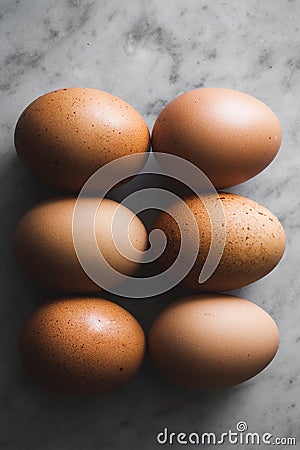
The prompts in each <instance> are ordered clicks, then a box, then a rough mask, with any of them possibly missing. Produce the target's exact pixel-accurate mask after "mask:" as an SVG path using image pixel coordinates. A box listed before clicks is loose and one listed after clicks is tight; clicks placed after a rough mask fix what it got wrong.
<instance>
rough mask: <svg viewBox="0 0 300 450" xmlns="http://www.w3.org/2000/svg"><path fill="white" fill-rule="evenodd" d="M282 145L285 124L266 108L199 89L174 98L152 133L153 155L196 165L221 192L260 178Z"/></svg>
mask: <svg viewBox="0 0 300 450" xmlns="http://www.w3.org/2000/svg"><path fill="white" fill-rule="evenodd" d="M280 144H281V127H280V123H279V120H278V118H277V117H276V115H275V114H274V112H273V111H272V110H271V109H270V108H269V107H268V106H267V105H265V104H264V103H263V102H261V101H260V100H258V99H257V98H254V97H252V96H250V95H247V94H245V93H242V92H238V91H235V90H232V89H223V88H202V89H195V90H193V91H189V92H186V93H184V94H182V95H180V96H179V97H177V98H175V99H174V100H172V101H171V102H170V103H169V104H168V105H167V106H166V107H165V108H164V109H163V110H162V112H161V113H160V114H159V116H158V118H157V120H156V122H155V124H154V128H153V132H152V146H153V151H155V152H164V153H170V154H173V155H176V156H181V157H182V158H185V159H187V160H189V161H191V162H192V163H193V164H195V165H196V166H197V167H198V168H199V169H201V170H202V171H203V172H204V173H205V174H206V175H207V176H208V178H209V179H210V180H211V182H212V183H213V184H214V186H215V187H217V188H225V187H228V186H233V185H235V184H239V183H242V182H244V181H246V180H249V179H250V178H252V177H254V176H255V175H257V174H258V173H259V172H261V171H262V170H263V169H264V168H265V167H267V165H268V164H269V163H270V162H271V161H272V160H273V158H274V157H275V155H276V154H277V151H278V149H279V147H280Z"/></svg>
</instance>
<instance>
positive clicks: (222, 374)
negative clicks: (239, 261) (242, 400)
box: [148, 294, 279, 390]
mask: <svg viewBox="0 0 300 450" xmlns="http://www.w3.org/2000/svg"><path fill="white" fill-rule="evenodd" d="M148 342H149V348H150V352H151V356H152V359H153V361H154V364H155V365H156V367H157V369H158V370H159V372H161V374H162V375H163V376H164V377H166V378H167V380H168V381H171V382H173V383H175V384H178V385H180V386H182V387H185V388H189V389H199V390H206V389H218V388H224V387H228V386H233V385H236V384H239V383H242V382H244V381H246V380H248V379H250V378H251V377H254V376H255V375H256V374H258V373H259V372H260V371H261V370H263V369H264V368H265V367H266V366H267V365H268V364H269V363H270V361H271V360H272V359H273V358H274V356H275V354H276V352H277V349H278V345H279V332H278V329H277V326H276V324H275V322H274V321H273V319H272V318H271V317H270V316H269V315H268V314H267V313H266V312H265V311H264V310H263V309H261V308H260V307H259V306H257V305H255V304H254V303H251V302H249V301H247V300H244V299H242V298H238V297H233V296H228V295H224V294H206V295H197V296H192V297H187V298H183V299H180V300H177V301H176V302H175V303H172V304H171V305H169V306H168V307H167V308H166V309H165V310H163V311H162V312H161V313H160V315H159V316H158V317H157V318H156V320H155V321H154V323H153V324H152V327H151V329H150V333H149V341H148Z"/></svg>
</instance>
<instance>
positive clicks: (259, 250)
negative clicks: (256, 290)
mask: <svg viewBox="0 0 300 450" xmlns="http://www.w3.org/2000/svg"><path fill="white" fill-rule="evenodd" d="M217 198H218V197H211V201H212V202H219V201H221V202H222V206H223V211H224V216H225V224H224V225H225V228H226V234H225V247H224V250H223V254H222V257H221V260H220V262H219V264H218V266H217V268H216V270H215V272H214V273H213V274H212V275H211V277H210V278H208V279H207V281H205V282H204V283H201V284H199V282H198V278H199V275H200V272H201V269H202V267H203V265H204V262H205V260H206V258H207V256H208V252H209V249H210V244H211V233H212V227H211V220H212V221H213V220H214V213H213V214H212V215H211V216H209V215H208V212H207V209H206V208H205V206H204V203H203V202H202V200H201V199H200V198H199V197H197V196H191V197H188V198H185V199H184V202H183V201H178V202H176V203H174V204H173V205H172V206H170V207H169V209H168V210H167V211H165V212H163V213H161V214H160V215H159V216H158V218H157V220H156V222H155V224H154V226H153V228H154V229H156V228H157V229H161V230H162V231H163V232H164V233H165V235H166V238H167V242H168V243H167V246H166V249H165V251H164V253H163V254H162V256H161V257H160V259H159V262H160V263H161V265H162V266H163V268H164V269H166V268H168V267H169V266H171V264H172V263H173V262H174V260H175V258H176V256H177V255H178V252H179V249H180V245H181V233H180V230H179V227H178V225H177V224H176V222H175V220H174V218H172V217H171V216H173V217H182V216H184V214H185V210H184V203H185V204H186V205H187V206H188V207H189V208H190V210H191V212H192V213H193V216H194V218H195V220H196V223H197V226H198V230H199V237H200V243H199V248H198V256H197V259H196V262H195V264H194V265H193V267H192V270H191V271H190V273H189V274H188V275H187V277H186V278H185V279H184V280H183V284H184V285H185V286H187V287H189V288H191V289H195V290H198V291H199V290H200V291H201V290H203V291H226V290H231V289H237V288H241V287H243V286H246V285H248V284H250V283H253V282H254V281H257V280H259V279H260V278H262V277H264V276H265V275H267V274H268V273H269V272H270V271H271V270H273V269H274V267H275V266H276V265H277V264H278V262H279V261H280V259H281V257H282V255H283V253H284V250H285V233H284V230H283V228H282V226H281V224H280V222H279V220H278V219H277V218H276V217H275V216H274V214H272V213H271V212H270V211H269V210H267V209H266V208H264V207H263V206H261V205H259V204H258V203H256V202H254V201H253V200H250V199H249V198H246V197H242V196H239V195H235V194H230V193H225V192H222V193H219V199H218V200H217ZM206 201H208V200H206ZM217 220H218V219H217ZM184 238H185V239H186V241H187V251H186V253H184V254H183V255H182V260H188V259H189V257H190V256H189V252H190V251H191V249H192V248H194V247H195V245H196V244H195V242H196V240H195V236H194V235H193V233H192V232H191V231H190V229H189V228H187V230H184Z"/></svg>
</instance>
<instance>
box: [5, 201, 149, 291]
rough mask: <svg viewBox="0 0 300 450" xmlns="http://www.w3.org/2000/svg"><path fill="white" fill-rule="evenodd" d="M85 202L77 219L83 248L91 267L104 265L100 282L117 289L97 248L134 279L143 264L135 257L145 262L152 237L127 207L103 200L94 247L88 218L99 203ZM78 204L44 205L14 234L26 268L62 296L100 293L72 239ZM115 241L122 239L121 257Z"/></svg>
mask: <svg viewBox="0 0 300 450" xmlns="http://www.w3.org/2000/svg"><path fill="white" fill-rule="evenodd" d="M80 202H81V203H80V204H81V205H82V206H81V208H82V209H81V210H80V214H79V217H78V223H79V229H78V234H79V239H80V245H81V247H83V250H84V252H85V253H84V254H85V257H86V258H88V262H89V264H90V265H92V266H95V265H96V266H97V267H98V266H99V272H100V282H101V283H102V282H104V281H105V282H106V283H110V285H114V283H115V282H116V281H115V280H116V279H115V277H114V275H113V274H112V275H111V278H109V279H107V275H106V274H105V272H103V270H104V268H102V266H101V264H100V265H99V262H98V260H97V257H98V253H99V252H98V247H99V248H100V250H101V252H102V254H103V256H104V258H105V260H106V261H107V262H108V263H109V265H110V266H111V267H112V268H113V269H115V270H116V271H117V272H118V273H122V274H125V275H128V276H131V275H132V274H133V273H134V272H135V271H136V270H137V268H138V267H139V263H138V261H139V260H138V259H137V260H136V261H137V262H134V261H132V259H133V258H134V257H136V253H135V251H136V250H137V251H139V252H141V253H138V255H137V258H140V260H141V259H142V252H143V251H144V250H145V249H146V248H147V245H148V235H147V232H146V229H145V227H144V225H143V224H142V222H141V221H140V219H139V218H138V217H137V216H135V215H134V214H133V213H132V212H131V211H130V210H129V209H127V208H125V207H124V206H123V205H119V203H117V202H115V201H113V200H108V199H104V200H103V201H102V202H101V204H100V207H99V209H98V211H97V213H96V218H95V234H96V242H97V245H98V247H97V246H95V248H93V247H92V244H91V242H90V236H89V235H88V233H89V229H88V227H87V218H88V217H89V214H91V212H93V210H94V209H95V206H96V207H97V205H98V204H99V200H98V199H96V198H90V199H87V198H86V199H82V200H80ZM75 204H76V198H74V197H61V198H54V199H49V200H46V201H43V202H41V203H39V204H38V205H36V206H34V207H33V208H31V209H30V210H29V211H28V212H27V213H26V214H25V215H24V216H23V218H22V219H21V221H20V222H19V224H18V225H17V228H16V230H15V234H14V238H13V250H14V254H15V256H16V258H17V260H18V262H19V263H20V265H21V266H22V268H23V269H24V270H25V271H26V272H27V273H28V274H29V275H30V276H31V277H32V278H33V279H35V280H36V281H37V282H38V283H40V284H41V285H43V286H44V287H46V288H48V289H54V290H58V291H63V292H95V291H99V290H100V289H101V288H100V287H99V286H98V285H97V284H96V283H94V282H93V281H92V280H91V279H90V278H89V276H88V275H87V274H86V273H85V271H84V270H83V268H82V267H81V265H80V263H79V261H78V257H77V254H76V251H75V246H74V240H73V238H74V221H73V214H74V208H75ZM117 212H118V216H116V214H117ZM92 217H93V215H92ZM115 218H117V229H116V230H115V229H112V224H113V222H114V220H115ZM72 226H73V229H72ZM127 230H128V232H127ZM116 237H118V238H119V240H121V244H122V249H121V250H122V254H121V253H120V251H119V249H120V247H117V246H116V241H115V239H116ZM117 244H118V243H117ZM76 250H78V248H77V247H76ZM81 252H82V250H81ZM102 273H103V277H102V278H101V274H102ZM104 277H105V279H104ZM101 285H102V284H101Z"/></svg>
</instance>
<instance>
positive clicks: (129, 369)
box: [20, 297, 145, 395]
mask: <svg viewBox="0 0 300 450" xmlns="http://www.w3.org/2000/svg"><path fill="white" fill-rule="evenodd" d="M144 353H145V336H144V332H143V330H142V328H141V326H140V325H139V323H138V322H137V320H136V319H135V318H134V317H133V316H132V315H131V314H130V313H129V312H128V311H126V310H125V309H124V308H122V307H121V306H119V305H117V304H116V303H113V302H110V301H108V300H103V299H100V298H93V297H84V298H65V299H56V300H55V301H51V302H49V303H46V304H43V305H41V306H40V307H39V308H37V309H36V310H35V311H34V312H33V313H32V315H31V316H30V317H29V318H28V320H27V322H26V323H25V325H24V327H23V329H22V332H21V334H20V354H21V358H22V360H23V363H24V365H25V367H26V369H27V370H28V372H29V373H30V374H31V376H32V377H33V378H34V379H35V380H36V381H37V382H38V383H40V384H41V385H43V386H45V387H47V388H49V389H52V390H54V391H57V392H60V393H63V394H69V395H93V394H98V393H101V392H103V391H107V390H110V389H113V388H116V387H118V386H120V385H122V384H124V383H125V382H127V381H128V380H129V379H130V378H132V377H133V376H134V375H135V374H136V373H137V371H138V370H139V368H140V366H141V364H142V362H143V358H144Z"/></svg>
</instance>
